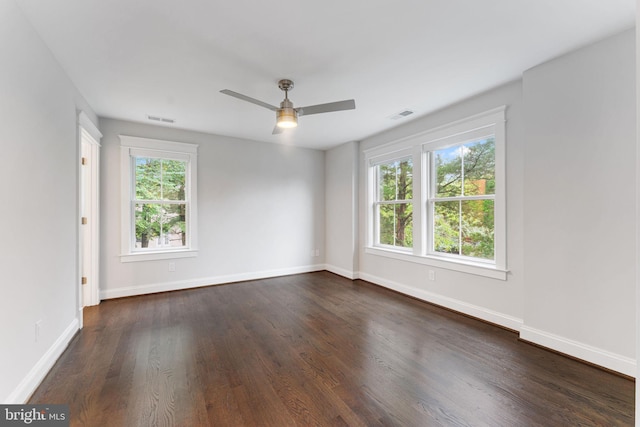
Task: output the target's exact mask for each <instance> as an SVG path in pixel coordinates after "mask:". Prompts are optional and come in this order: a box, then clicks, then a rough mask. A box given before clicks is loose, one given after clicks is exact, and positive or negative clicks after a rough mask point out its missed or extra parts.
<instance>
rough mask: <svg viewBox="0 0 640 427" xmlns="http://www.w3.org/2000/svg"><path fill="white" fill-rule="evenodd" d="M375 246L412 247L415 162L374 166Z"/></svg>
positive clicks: (394, 161) (406, 160) (404, 160)
mask: <svg viewBox="0 0 640 427" xmlns="http://www.w3.org/2000/svg"><path fill="white" fill-rule="evenodd" d="M375 176H376V189H377V191H376V201H375V203H374V210H375V214H374V217H375V222H376V230H377V233H376V243H377V244H379V245H385V246H392V247H396V248H411V247H413V161H412V159H410V158H409V159H406V158H405V159H399V160H392V161H387V162H385V163H380V164H378V165H376V166H375Z"/></svg>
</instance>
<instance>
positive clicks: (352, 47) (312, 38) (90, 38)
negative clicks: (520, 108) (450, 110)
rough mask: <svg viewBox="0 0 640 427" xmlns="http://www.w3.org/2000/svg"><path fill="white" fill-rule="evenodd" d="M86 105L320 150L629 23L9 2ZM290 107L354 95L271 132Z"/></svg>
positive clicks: (257, 0)
mask: <svg viewBox="0 0 640 427" xmlns="http://www.w3.org/2000/svg"><path fill="white" fill-rule="evenodd" d="M17 2H18V4H19V5H20V7H21V8H22V10H23V11H24V13H25V14H26V16H27V18H28V19H29V20H30V21H31V23H32V24H33V26H34V27H35V28H36V30H37V32H38V33H39V34H40V35H41V37H42V38H43V40H44V41H45V43H46V44H47V45H48V46H49V48H50V49H51V51H52V52H53V54H54V56H55V57H56V58H57V60H58V61H59V62H60V64H61V65H62V67H63V68H64V69H65V70H66V72H67V73H68V75H69V76H70V78H71V80H72V81H73V83H74V84H75V85H76V87H77V88H78V89H79V90H80V92H81V93H82V94H83V95H84V96H85V98H86V99H87V101H88V102H89V104H90V105H91V106H92V107H93V109H94V110H95V112H96V113H97V114H98V115H99V116H102V117H111V118H118V119H125V120H131V121H137V122H147V123H153V124H155V123H156V122H151V121H149V120H148V119H147V115H154V116H161V117H167V118H172V119H176V123H175V124H174V125H171V126H174V127H178V128H184V129H190V130H196V131H201V132H207V133H214V134H220V135H230V136H236V137H241V138H248V139H253V140H258V141H267V142H276V143H277V142H280V143H293V144H295V145H298V146H302V147H311V148H320V149H325V148H329V147H332V146H335V145H338V144H340V143H343V142H348V141H353V140H361V139H363V138H365V137H367V136H370V135H373V134H376V133H378V132H381V131H383V130H386V129H389V128H391V127H394V126H398V125H399V124H402V123H404V122H406V121H407V120H410V118H407V119H403V120H391V119H390V118H389V117H390V116H393V115H395V114H397V113H398V112H400V111H402V110H404V109H412V110H414V111H415V112H416V114H414V115H412V116H411V117H412V118H415V117H418V116H420V115H424V114H427V113H429V112H432V111H435V110H437V109H440V108H442V107H444V106H447V105H449V104H452V103H454V102H456V101H459V100H462V99H464V98H466V97H469V96H471V95H474V94H477V93H480V92H483V91H485V90H487V89H490V88H492V87H495V86H498V85H500V84H502V83H506V82H508V81H511V80H514V79H517V78H519V77H520V76H521V74H522V72H523V71H524V70H526V69H528V68H531V67H532V66H535V65H537V64H540V63H541V62H544V61H546V60H548V59H551V58H553V57H555V56H558V55H561V54H563V53H565V52H568V51H570V50H573V49H575V48H577V47H581V46H584V45H586V44H589V43H591V42H594V41H597V40H599V39H601V38H604V37H606V36H608V35H611V34H614V33H617V32H620V31H622V30H624V29H627V28H631V27H632V26H633V25H634V20H635V0H535V1H534V0H322V1H310V0H309V1H295V2H294V1H282V0H234V1H228V0H227V1H219V0H181V1H177V0H56V1H46V0H17ZM281 78H290V79H292V80H294V82H295V88H294V90H293V91H292V92H291V93H290V94H289V95H290V99H291V100H292V101H293V102H294V104H295V105H296V106H305V105H312V104H320V103H325V102H332V101H339V100H343V99H350V98H354V99H355V100H356V106H357V108H356V110H352V111H342V112H334V113H328V114H319V115H314V116H308V117H302V118H301V119H300V125H299V126H298V128H296V129H295V130H293V131H290V132H287V133H286V134H283V135H276V136H273V135H271V131H272V129H273V126H274V123H275V115H274V113H273V112H272V111H269V110H267V109H264V108H261V107H259V106H256V105H253V104H249V103H246V102H242V101H240V100H238V99H235V98H232V97H229V96H226V95H223V94H221V93H219V91H220V90H221V89H231V90H233V91H236V92H241V93H243V94H246V95H248V96H251V97H253V98H257V99H260V100H262V101H265V102H267V103H270V104H274V105H278V103H279V102H280V101H281V100H282V98H283V92H281V91H280V89H278V87H277V81H278V80H279V79H281Z"/></svg>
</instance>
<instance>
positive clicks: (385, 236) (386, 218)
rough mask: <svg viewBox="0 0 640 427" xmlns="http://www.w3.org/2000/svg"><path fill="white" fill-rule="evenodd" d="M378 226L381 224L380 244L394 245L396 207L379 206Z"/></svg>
mask: <svg viewBox="0 0 640 427" xmlns="http://www.w3.org/2000/svg"><path fill="white" fill-rule="evenodd" d="M378 213H379V218H378V224H380V243H381V244H383V245H393V244H394V242H395V236H394V235H395V231H394V230H395V227H394V224H395V220H396V217H395V208H394V205H380V206H379V211H378Z"/></svg>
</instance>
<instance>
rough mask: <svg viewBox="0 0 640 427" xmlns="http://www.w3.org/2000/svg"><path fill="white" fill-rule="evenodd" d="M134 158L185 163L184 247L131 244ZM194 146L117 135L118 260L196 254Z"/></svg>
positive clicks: (182, 256)
mask: <svg viewBox="0 0 640 427" xmlns="http://www.w3.org/2000/svg"><path fill="white" fill-rule="evenodd" d="M135 157H153V158H159V159H170V160H183V161H186V162H187V168H186V170H187V173H186V177H185V178H186V191H185V199H186V202H187V209H186V217H187V218H186V227H187V238H186V246H185V247H180V248H170V249H168V248H157V249H156V248H144V249H141V248H136V247H135V230H134V227H135V220H134V215H135V213H134V203H135V197H134V196H135V188H134V185H135V178H134V174H135V167H134V163H133V159H134V158H135ZM197 158H198V145H197V144H185V143H182V142H173V141H163V140H158V139H149V138H139V137H134V136H128V135H120V171H121V197H122V199H121V239H120V241H121V253H120V261H121V262H133V261H152V260H159V259H172V258H187V257H195V256H197V254H198V230H197V227H198V223H197V212H198V204H197V197H196V196H197V188H198V186H197V176H198V162H197Z"/></svg>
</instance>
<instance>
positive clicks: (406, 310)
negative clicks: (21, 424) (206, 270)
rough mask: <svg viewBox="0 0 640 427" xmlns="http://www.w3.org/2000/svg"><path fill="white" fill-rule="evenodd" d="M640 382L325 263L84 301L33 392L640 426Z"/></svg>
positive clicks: (248, 416) (195, 421)
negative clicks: (312, 269)
mask: <svg viewBox="0 0 640 427" xmlns="http://www.w3.org/2000/svg"><path fill="white" fill-rule="evenodd" d="M634 388H635V387H634V383H633V382H632V381H629V380H627V379H624V378H621V377H618V376H615V375H613V374H611V373H608V372H605V371H603V370H600V369H597V368H594V367H592V366H588V365H586V364H583V363H580V362H577V361H575V360H571V359H569V358H566V357H563V356H560V355H558V354H554V353H552V352H549V351H546V350H544V349H541V348H538V347H535V346H532V345H528V344H526V343H523V342H520V341H518V339H517V335H516V334H515V333H513V332H510V331H506V330H504V329H501V328H498V327H496V326H493V325H489V324H486V323H483V322H480V321H477V320H474V319H471V318H469V317H466V316H462V315H459V314H456V313H453V312H451V311H449V310H445V309H443V308H440V307H436V306H433V305H430V304H427V303H424V302H421V301H417V300H414V299H411V298H408V297H405V296H403V295H399V294H397V293H394V292H392V291H389V290H386V289H383V288H380V287H377V286H374V285H371V284H369V283H366V282H363V281H357V280H356V281H351V280H347V279H344V278H342V277H339V276H336V275H334V274H331V273H328V272H319V273H311V274H302V275H295V276H287V277H278V278H271V279H265V280H256V281H249V282H242V283H234V284H230V285H225V286H212V287H208V288H199V289H192V290H185V291H178V292H170V293H162V294H154V295H147V296H141V297H132V298H123V299H118V300H109V301H104V302H102V303H101V304H100V305H99V306H97V307H90V308H87V309H85V327H84V329H83V330H82V331H81V332H80V333H79V334H77V336H76V337H75V338H74V339H73V340H72V342H71V343H70V345H69V347H68V349H67V350H66V351H65V352H64V353H63V355H62V356H61V357H60V359H59V360H58V362H57V363H56V365H55V366H54V367H53V369H52V370H51V372H50V373H49V375H48V376H47V377H46V378H45V380H44V381H43V382H42V384H41V385H40V387H39V388H38V390H37V391H36V392H35V393H34V395H33V396H32V398H31V401H30V403H50V404H52V403H66V404H69V406H70V412H71V425H72V426H189V427H191V426H196V427H197V426H260V427H269V426H277V427H283V426H314V425H317V426H491V427H495V426H508V427H513V426H527V427H528V426H545V427H547V426H563V427H564V426H573V425H582V426H631V425H633V421H634V419H633V416H634Z"/></svg>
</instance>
